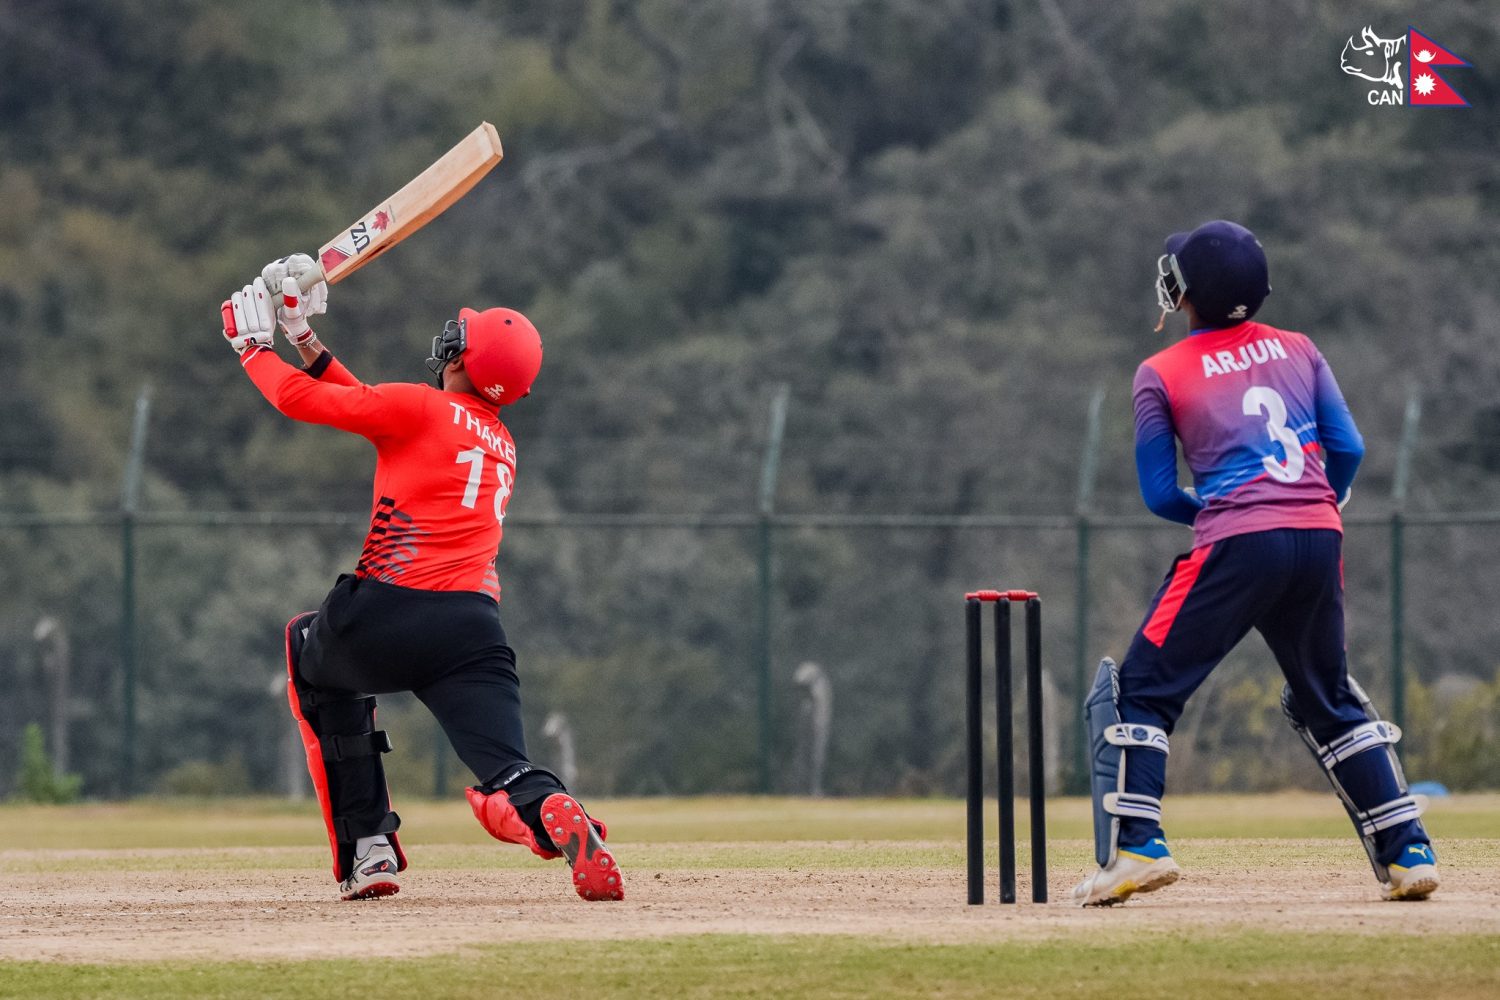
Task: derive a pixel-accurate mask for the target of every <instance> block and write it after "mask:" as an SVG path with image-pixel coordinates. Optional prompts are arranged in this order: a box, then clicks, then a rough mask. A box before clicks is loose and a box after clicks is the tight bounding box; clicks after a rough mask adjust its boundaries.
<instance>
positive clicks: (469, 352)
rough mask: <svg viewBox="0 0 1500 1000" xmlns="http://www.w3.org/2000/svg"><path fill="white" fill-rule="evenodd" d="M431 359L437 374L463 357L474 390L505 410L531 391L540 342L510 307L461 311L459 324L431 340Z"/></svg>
mask: <svg viewBox="0 0 1500 1000" xmlns="http://www.w3.org/2000/svg"><path fill="white" fill-rule="evenodd" d="M432 355H433V356H432V357H431V358H429V359H428V367H429V368H433V369H434V371H435V373H440V372H441V371H442V369H443V367H444V366H446V365H447V363H448V362H449V361H452V360H453V359H454V358H457V357H460V356H461V357H462V358H463V360H464V371H466V372H468V373H469V381H471V382H473V383H474V388H475V390H477V391H478V392H479V394H480V395H481V396H483V397H484V398H485V399H487V400H489V401H490V402H492V403H494V404H496V405H497V406H506V405H509V404H510V403H514V402H515V401H516V400H518V399H520V398H521V397H522V396H525V395H527V394H528V393H530V392H531V383H532V382H533V381H534V380H535V379H536V373H537V372H539V371H541V368H542V338H541V336H540V335H538V334H537V332H536V327H534V326H532V325H531V320H529V319H527V318H526V317H525V316H522V315H521V314H520V313H518V312H516V311H515V310H514V309H486V310H485V311H484V312H475V311H474V310H473V309H460V310H459V311H458V321H457V322H456V323H454V322H452V321H450V322H449V325H448V327H446V328H445V329H444V331H443V335H442V336H441V337H434V338H433V343H432ZM439 377H441V376H439Z"/></svg>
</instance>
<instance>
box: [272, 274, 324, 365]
mask: <svg viewBox="0 0 1500 1000" xmlns="http://www.w3.org/2000/svg"><path fill="white" fill-rule="evenodd" d="M316 267H317V262H316V261H314V260H313V259H312V258H311V257H309V256H308V255H307V254H305V253H294V254H292V255H291V256H289V257H282V258H281V259H280V260H273V261H271V263H269V264H267V265H266V266H265V267H263V268H261V272H260V276H261V278H262V279H263V280H264V281H265V283H266V287H267V288H274V289H277V290H279V291H280V292H281V296H282V299H283V303H282V305H281V306H279V307H278V308H277V310H276V318H277V319H279V320H280V321H281V328H282V329H283V330H285V331H286V339H287V340H289V341H291V342H292V345H293V346H295V347H301V346H302V345H304V344H306V343H307V342H308V341H309V340H311V339H312V338H313V332H312V328H311V327H309V326H308V324H307V318H308V317H309V316H321V315H322V314H323V313H325V312H327V311H328V283H327V282H326V281H320V282H318V283H317V284H316V285H313V286H312V288H310V289H308V290H307V291H306V292H303V291H301V289H300V287H299V286H298V284H297V279H298V278H300V277H302V276H303V275H304V274H306V273H307V272H308V271H311V270H313V269H314V268H316ZM288 278H291V279H292V283H291V285H290V286H289V285H288V284H287V279H288ZM289 288H290V291H288V289H289Z"/></svg>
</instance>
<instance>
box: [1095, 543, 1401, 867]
mask: <svg viewBox="0 0 1500 1000" xmlns="http://www.w3.org/2000/svg"><path fill="white" fill-rule="evenodd" d="M1342 545H1343V536H1342V535H1341V534H1339V532H1337V531H1329V530H1303V529H1294V528H1282V529H1277V530H1274V531H1259V532H1252V533H1250V534H1245V535H1234V536H1232V537H1230V538H1226V539H1223V540H1221V541H1218V542H1214V543H1212V544H1210V545H1205V546H1202V547H1200V548H1196V549H1194V550H1193V551H1191V552H1189V553H1186V554H1184V555H1181V556H1179V557H1178V558H1177V560H1176V561H1175V562H1174V563H1173V564H1172V569H1171V571H1170V572H1168V573H1167V577H1166V579H1165V580H1163V581H1162V585H1161V588H1160V589H1159V590H1157V592H1156V596H1155V597H1154V598H1153V599H1152V601H1151V607H1150V610H1148V611H1147V613H1146V618H1145V621H1144V622H1142V624H1141V627H1140V629H1139V630H1138V631H1137V632H1136V635H1135V638H1134V640H1133V641H1132V642H1131V644H1130V650H1129V652H1127V653H1126V654H1125V660H1124V662H1123V663H1122V664H1121V665H1120V718H1121V720H1122V721H1124V722H1142V723H1147V724H1149V725H1153V726H1160V727H1161V728H1162V729H1164V730H1166V732H1167V733H1168V734H1170V733H1171V732H1172V728H1173V727H1174V726H1175V725H1176V724H1177V720H1178V719H1179V718H1180V717H1181V716H1182V711H1183V708H1184V707H1185V706H1186V705H1187V700H1188V698H1189V697H1190V696H1191V695H1192V693H1193V692H1194V691H1196V690H1197V689H1198V686H1199V685H1200V684H1202V683H1203V681H1204V679H1206V678H1207V677H1208V675H1209V673H1210V672H1212V671H1213V669H1214V667H1216V666H1218V665H1219V662H1220V661H1221V660H1223V659H1224V657H1225V656H1227V655H1228V654H1229V651H1230V650H1232V649H1234V647H1235V646H1237V645H1239V642H1240V640H1241V639H1243V638H1245V636H1246V635H1247V634H1249V632H1250V630H1251V629H1255V630H1256V631H1257V632H1259V633H1260V634H1261V636H1262V637H1263V638H1264V639H1265V640H1266V645H1268V646H1269V647H1270V648H1271V652H1272V654H1273V655H1274V656H1275V657H1276V662H1277V664H1278V665H1280V667H1281V672H1282V674H1283V675H1284V676H1285V677H1286V682H1287V684H1288V686H1290V687H1291V689H1292V696H1293V699H1294V701H1295V704H1296V706H1297V711H1298V714H1299V716H1300V717H1301V718H1302V721H1303V723H1304V724H1305V725H1306V726H1307V727H1308V729H1309V730H1310V731H1311V732H1312V734H1313V736H1314V737H1315V738H1316V739H1317V740H1318V742H1319V743H1321V744H1325V745H1326V744H1327V743H1328V742H1329V741H1330V740H1332V739H1334V738H1335V737H1338V736H1342V735H1343V734H1344V733H1346V732H1348V731H1349V730H1351V729H1353V728H1354V727H1355V726H1357V725H1360V724H1361V723H1363V722H1365V721H1367V720H1366V718H1365V712H1364V708H1363V707H1362V706H1361V705H1360V703H1359V699H1358V698H1357V697H1356V696H1355V694H1354V692H1353V690H1352V689H1351V688H1350V687H1349V674H1348V668H1347V663H1346V660H1345V652H1344V580H1343V575H1344V569H1343V554H1342ZM1287 739H1291V740H1298V739H1299V737H1298V736H1297V735H1296V734H1295V733H1294V732H1293V731H1292V730H1291V729H1290V727H1288V729H1287ZM1125 753H1126V774H1125V786H1126V788H1125V790H1126V791H1128V792H1133V793H1137V794H1142V795H1150V796H1154V797H1156V798H1160V797H1161V796H1162V793H1163V791H1164V790H1165V788H1166V765H1167V758H1166V756H1165V755H1163V754H1161V753H1159V752H1157V751H1155V750H1147V749H1143V748H1131V749H1127V750H1126V751H1125ZM1335 771H1336V773H1337V775H1338V777H1339V782H1340V784H1342V785H1343V786H1344V788H1345V790H1347V791H1348V792H1349V795H1350V797H1351V798H1352V799H1353V800H1354V802H1355V805H1357V806H1358V807H1359V808H1360V809H1361V810H1365V809H1369V808H1371V807H1372V806H1377V805H1380V804H1381V803H1384V802H1389V801H1390V800H1391V799H1394V798H1397V797H1398V796H1399V795H1400V794H1401V792H1400V786H1399V785H1398V784H1397V780H1396V774H1395V771H1394V769H1393V768H1392V767H1391V764H1390V760H1389V757H1388V755H1387V754H1386V753H1383V752H1381V751H1380V750H1371V751H1366V752H1365V753H1361V754H1357V755H1356V756H1354V757H1350V758H1349V759H1348V760H1345V761H1342V762H1341V763H1339V764H1337V765H1335ZM1162 836H1164V834H1163V833H1162V829H1161V826H1160V824H1158V823H1154V822H1152V821H1151V820H1145V819H1135V818H1132V817H1122V818H1121V820H1120V844H1121V845H1122V846H1135V845H1140V844H1145V843H1147V842H1148V841H1150V840H1151V839H1152V838H1155V837H1162ZM1375 838H1376V852H1377V855H1378V856H1379V858H1380V861H1381V863H1382V864H1388V863H1390V862H1391V861H1394V860H1396V859H1397V858H1398V857H1399V855H1400V853H1401V850H1402V848H1403V847H1404V846H1405V845H1407V844H1409V843H1412V842H1414V841H1418V840H1420V841H1424V842H1425V841H1426V840H1427V834H1426V832H1425V831H1424V830H1423V829H1422V824H1421V823H1420V822H1419V821H1417V820H1412V821H1410V822H1407V823H1402V824H1400V825H1398V826H1394V827H1391V828H1390V829H1387V830H1382V831H1379V832H1378V833H1376V835H1375Z"/></svg>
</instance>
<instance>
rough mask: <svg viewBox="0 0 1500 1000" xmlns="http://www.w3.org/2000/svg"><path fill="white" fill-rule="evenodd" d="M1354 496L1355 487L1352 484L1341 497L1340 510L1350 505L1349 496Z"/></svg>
mask: <svg viewBox="0 0 1500 1000" xmlns="http://www.w3.org/2000/svg"><path fill="white" fill-rule="evenodd" d="M1352 496H1354V487H1353V486H1350V487H1349V488H1348V489H1347V490H1345V491H1344V495H1343V496H1342V497H1340V498H1339V510H1343V509H1344V508H1345V507H1347V506H1349V498H1350V497H1352Z"/></svg>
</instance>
